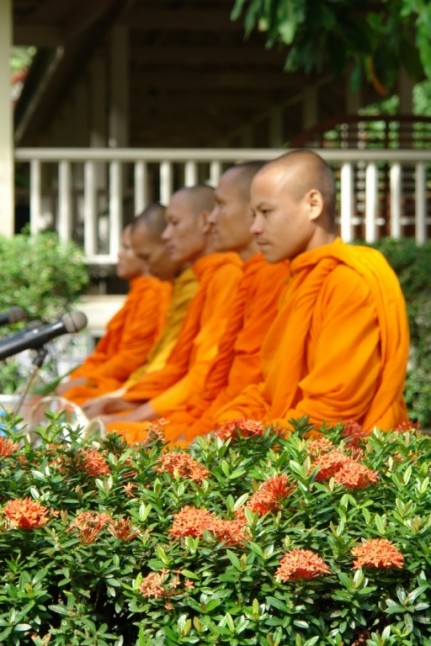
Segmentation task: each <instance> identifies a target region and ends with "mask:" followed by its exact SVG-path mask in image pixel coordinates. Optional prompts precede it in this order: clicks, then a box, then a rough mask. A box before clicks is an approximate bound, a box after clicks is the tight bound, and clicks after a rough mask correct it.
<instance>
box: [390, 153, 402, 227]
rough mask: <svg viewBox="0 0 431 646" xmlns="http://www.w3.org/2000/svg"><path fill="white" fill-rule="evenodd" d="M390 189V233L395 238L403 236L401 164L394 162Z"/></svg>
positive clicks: (391, 170)
mask: <svg viewBox="0 0 431 646" xmlns="http://www.w3.org/2000/svg"><path fill="white" fill-rule="evenodd" d="M389 177H390V187H391V189H390V191H391V223H390V230H389V231H390V235H391V236H392V237H393V238H397V239H398V238H401V182H402V177H403V176H402V170H401V164H392V165H391V168H390V171H389Z"/></svg>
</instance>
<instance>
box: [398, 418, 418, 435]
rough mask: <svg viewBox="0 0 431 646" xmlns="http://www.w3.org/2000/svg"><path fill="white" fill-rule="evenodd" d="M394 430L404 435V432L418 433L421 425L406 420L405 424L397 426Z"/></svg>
mask: <svg viewBox="0 0 431 646" xmlns="http://www.w3.org/2000/svg"><path fill="white" fill-rule="evenodd" d="M394 430H395V431H398V432H399V433H405V432H406V431H420V430H421V425H420V423H419V422H411V421H410V420H407V421H406V422H401V424H398V426H397V427H396V428H395V429H394Z"/></svg>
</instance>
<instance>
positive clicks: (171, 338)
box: [124, 267, 199, 388]
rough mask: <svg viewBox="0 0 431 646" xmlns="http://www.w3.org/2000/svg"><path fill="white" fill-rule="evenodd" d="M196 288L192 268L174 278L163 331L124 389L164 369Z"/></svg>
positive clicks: (196, 283) (197, 284) (196, 281)
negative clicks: (147, 374)
mask: <svg viewBox="0 0 431 646" xmlns="http://www.w3.org/2000/svg"><path fill="white" fill-rule="evenodd" d="M198 288H199V283H198V279H197V277H196V274H195V272H194V271H193V269H192V267H188V268H187V269H184V271H182V272H181V274H180V275H179V276H177V278H175V280H174V287H173V290H172V299H171V303H170V305H169V309H168V314H167V317H166V326H165V329H164V330H163V332H162V334H161V336H160V338H159V339H158V340H157V341H156V343H155V344H154V345H153V347H152V348H151V350H150V351H149V353H148V357H147V361H146V362H145V363H144V365H143V366H141V367H140V368H137V370H135V371H134V372H133V373H132V374H131V375H130V377H129V378H128V379H127V381H126V383H125V384H124V387H125V388H128V387H129V386H131V385H132V384H133V383H135V382H136V381H138V380H139V378H140V377H142V375H144V374H146V373H149V372H155V371H157V370H160V369H161V368H164V367H165V365H166V362H167V360H168V358H169V355H170V354H171V352H172V350H173V348H174V346H175V344H176V342H177V339H178V336H179V333H180V330H181V326H182V324H183V321H184V318H185V316H186V313H187V309H188V307H189V304H190V301H191V300H192V298H193V297H194V296H195V295H196V292H197V291H198Z"/></svg>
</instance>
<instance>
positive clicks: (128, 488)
mask: <svg viewBox="0 0 431 646" xmlns="http://www.w3.org/2000/svg"><path fill="white" fill-rule="evenodd" d="M137 488H138V485H136V484H135V483H134V482H127V483H126V484H125V485H123V489H124V493H125V494H126V496H127V497H128V498H136V496H135V494H134V493H133V492H134V490H135V489H137Z"/></svg>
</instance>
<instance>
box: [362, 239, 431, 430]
mask: <svg viewBox="0 0 431 646" xmlns="http://www.w3.org/2000/svg"><path fill="white" fill-rule="evenodd" d="M373 246H375V247H376V248H377V249H380V251H381V252H382V253H383V254H384V255H385V256H386V258H387V260H388V262H389V263H390V264H391V266H392V267H393V269H394V270H395V272H396V274H397V276H398V278H399V280H400V283H401V287H402V289H403V292H404V296H405V298H406V302H407V311H408V316H409V324H410V341H411V356H410V362H409V368H408V372H407V381H406V390H405V395H406V402H407V406H408V409H409V415H410V418H411V419H412V420H416V421H418V422H420V424H421V426H422V427H423V428H431V241H428V242H426V243H425V244H424V245H420V246H419V245H417V244H416V242H415V241H414V240H413V239H411V238H405V239H402V240H394V239H392V238H384V239H383V240H381V241H379V242H378V243H376V244H375V245H373Z"/></svg>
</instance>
